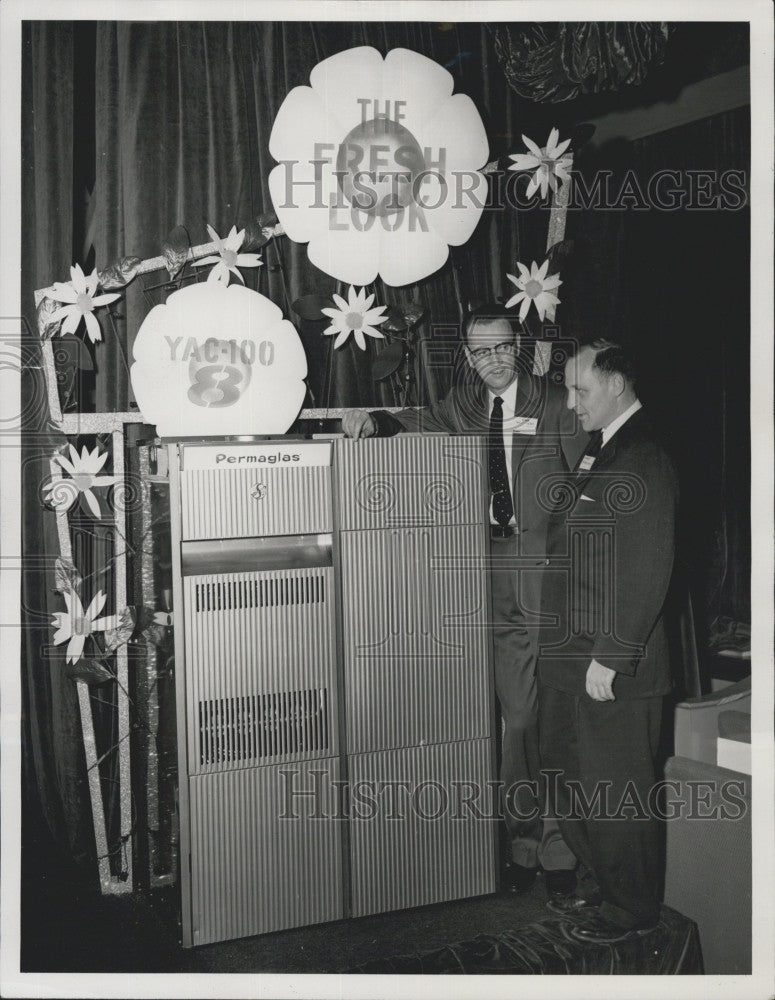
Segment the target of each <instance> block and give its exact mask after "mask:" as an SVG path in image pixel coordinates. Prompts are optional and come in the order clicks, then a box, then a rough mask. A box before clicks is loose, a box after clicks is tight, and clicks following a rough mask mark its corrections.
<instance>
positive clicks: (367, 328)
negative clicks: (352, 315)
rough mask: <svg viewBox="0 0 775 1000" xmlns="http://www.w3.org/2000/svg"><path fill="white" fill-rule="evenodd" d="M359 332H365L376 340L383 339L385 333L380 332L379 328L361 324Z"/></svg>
mask: <svg viewBox="0 0 775 1000" xmlns="http://www.w3.org/2000/svg"><path fill="white" fill-rule="evenodd" d="M356 332H357V331H356ZM361 332H362V333H365V334H366V336H367V337H376V338H377V339H378V340H384V339H385V334H384V333H380V332H379V330H375V329H374V327H373V326H362V327H361Z"/></svg>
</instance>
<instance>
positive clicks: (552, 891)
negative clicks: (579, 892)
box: [544, 868, 576, 899]
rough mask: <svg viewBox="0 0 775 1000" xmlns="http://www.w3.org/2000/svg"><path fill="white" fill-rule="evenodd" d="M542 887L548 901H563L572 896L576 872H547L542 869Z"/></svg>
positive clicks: (572, 870)
mask: <svg viewBox="0 0 775 1000" xmlns="http://www.w3.org/2000/svg"><path fill="white" fill-rule="evenodd" d="M544 885H545V886H546V895H547V898H548V899H564V898H566V897H568V896H572V895H573V892H574V890H575V888H576V872H575V871H574V869H572V868H571V869H570V870H568V869H565V870H561V871H557V870H553V871H549V870H547V869H546V868H545V869H544Z"/></svg>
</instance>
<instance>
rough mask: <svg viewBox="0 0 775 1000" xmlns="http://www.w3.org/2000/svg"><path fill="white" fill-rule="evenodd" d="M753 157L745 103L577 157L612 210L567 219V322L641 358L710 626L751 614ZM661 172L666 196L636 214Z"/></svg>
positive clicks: (689, 562) (685, 550) (688, 559)
mask: <svg viewBox="0 0 775 1000" xmlns="http://www.w3.org/2000/svg"><path fill="white" fill-rule="evenodd" d="M750 155H751V146H750V109H749V108H748V107H744V108H739V109H736V110H734V111H728V112H725V113H723V114H719V115H713V116H711V117H708V118H704V119H702V120H701V121H697V122H693V123H691V124H688V125H685V126H682V127H681V128H677V129H671V130H669V131H665V132H661V133H658V134H656V135H651V136H647V137H645V138H642V139H638V140H636V141H634V142H632V143H623V142H621V143H609V144H607V145H606V146H604V147H602V148H601V149H600V150H594V149H589V150H585V151H584V153H583V155H582V156H581V157H579V160H578V164H577V166H578V169H579V171H580V174H581V177H582V178H583V180H584V182H585V184H586V186H587V189H591V188H592V186H593V179H594V178H595V177H596V176H598V177H599V176H600V175H601V173H602V172H604V171H605V172H607V174H608V178H607V180H606V186H605V188H604V189H602V190H604V191H607V192H608V205H609V207H606V203H605V201H602V202H601V203H600V204H599V205H598V206H597V207H595V209H594V211H587V210H571V211H569V213H568V236H569V238H572V239H574V240H575V243H576V253H575V255H574V259H573V266H572V267H570V268H568V269H567V272H566V273H565V274H564V275H563V277H565V278H566V279H567V280H566V282H565V284H564V285H563V292H564V293H565V296H564V301H565V303H566V307H565V309H566V311H565V313H564V318H565V322H566V323H568V324H569V325H570V326H571V328H573V329H575V331H576V332H577V334H578V335H580V336H582V337H586V338H588V339H591V338H592V337H594V336H602V337H608V338H611V339H619V340H622V341H624V342H626V343H627V344H628V345H629V346H630V348H631V349H632V350H633V351H634V352H635V353H636V355H637V356H638V360H639V366H640V370H641V373H642V380H641V389H640V392H641V395H642V398H643V401H644V403H645V404H646V405H647V406H648V408H649V412H650V413H651V415H652V418H653V419H654V420H655V421H656V422H657V423H658V424H659V425H660V426H661V428H662V430H663V432H664V436H665V438H666V441H667V443H668V444H669V445H670V447H671V448H672V451H673V453H674V456H675V458H676V463H677V466H678V469H679V471H680V473H681V513H682V522H681V531H680V538H681V540H682V546H681V551H680V553H679V557H680V559H681V561H682V562H683V563H684V564H685V567H686V569H687V570H688V573H689V577H690V580H691V583H692V591H693V594H694V604H695V609H696V612H697V616H698V619H699V620H700V621H702V620H703V619H704V618H706V617H707V620H708V622H710V621H712V620H713V619H714V618H715V617H716V616H718V615H726V616H729V617H731V618H733V619H735V620H738V621H743V622H749V621H750V615H751V605H750V581H749V574H750V556H751V536H750V475H751V460H750V435H751V426H750V418H749V407H750V376H749V363H750V305H749V288H750V284H749V273H750V209H749V207H748V203H747V197H748V196H747V178H748V176H749V170H750ZM660 171H671V172H672V174H671V176H670V177H668V178H667V179H668V180H669V182H670V183H669V184H667V185H663V191H667V190H668V188H670V189H671V190H673V192H674V194H673V196H672V197H671V198H668V197H667V196H663V197H664V201H665V206H664V207H662V208H660V207H659V206H656V207H652V208H649V209H648V210H637V209H634V206H635V205H637V204H639V203H642V204H643V205H646V206H647V205H648V204H650V199H652V198H653V191H654V188H651V191H652V194H651V195H649V190H650V189H649V181H650V179H651V178H654V177H656V176H657V175H658V174H659V173H660ZM731 171H735V174H732V173H731ZM733 184H734V185H736V187H734V189H733V187H732V185H733ZM725 187H729V191H728V192H727V194H725V193H724V189H725ZM623 190H624V191H625V192H626V195H625V197H624V198H621V197H620V194H621V192H622V191H623ZM698 190H700V194H699V195H698V193H697V191H698ZM602 197H603V198H605V195H603V196H602ZM670 202H673V204H672V207H668V205H669V203H670ZM709 203H710V204H711V205H716V206H717V207H715V208H709V207H708V204H709ZM703 204H704V205H705V207H703ZM623 205H625V206H629V208H626V207H623ZM718 206H720V207H718Z"/></svg>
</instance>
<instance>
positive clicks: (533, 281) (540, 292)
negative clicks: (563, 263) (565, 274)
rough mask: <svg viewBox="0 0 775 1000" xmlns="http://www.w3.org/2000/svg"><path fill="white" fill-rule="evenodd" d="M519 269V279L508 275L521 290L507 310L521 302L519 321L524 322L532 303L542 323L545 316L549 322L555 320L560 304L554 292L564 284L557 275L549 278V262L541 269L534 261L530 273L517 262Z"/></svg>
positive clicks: (545, 262)
mask: <svg viewBox="0 0 775 1000" xmlns="http://www.w3.org/2000/svg"><path fill="white" fill-rule="evenodd" d="M517 267H518V268H519V277H518V278H515V277H514V275H513V274H507V275H506V277H507V278H508V279H509V281H512V282H513V283H514V284H515V285H516V286H517V288H518V289H519V291H518V292H517V294H516V295H513V296H512V297H511V298H510V299H509V301H508V302H507V303H506V308H507V309H511V307H512V306H515V305H516V304H517V303H518V302H521V303H522V305H521V306H520V307H519V319H520V322H522V321H523V320H524V319H525V317H526V316H527V314H528V312H529V310H530V303H531V302H532V303H533V304H534V305H535V307H536V311H537V312H538V316H539V319H540V320H541V322H543V320H544V316H547V317H548V319H549V320H554V310H555V307H556V306H558V305H559V304H560V300H559V299H558V298H557V296H556V295H555V294H554V290H555V289H557V288H559V287H560V285H561V284H562V282H561V281H560V279H559V277H558V276H557V275H556V274H550V275H548V276H547V271H548V270H549V261H548V260H545V261H544V262H543V264H542V265H541V267H539V266H538V265H537V264H536V262H535V261H533V263H532V264H531V265H530V270H529V271H528V269H527V268H526V267H525V265H524V264H520V262H519V261H517Z"/></svg>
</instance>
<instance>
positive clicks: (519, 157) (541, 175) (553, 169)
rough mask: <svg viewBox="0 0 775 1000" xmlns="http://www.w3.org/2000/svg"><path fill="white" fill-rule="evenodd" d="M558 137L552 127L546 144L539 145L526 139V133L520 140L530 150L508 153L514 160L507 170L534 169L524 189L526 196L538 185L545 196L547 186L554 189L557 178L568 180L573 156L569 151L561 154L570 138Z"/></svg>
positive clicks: (556, 131)
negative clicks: (561, 139)
mask: <svg viewBox="0 0 775 1000" xmlns="http://www.w3.org/2000/svg"><path fill="white" fill-rule="evenodd" d="M559 138H560V133H559V131H558V130H557V129H556V128H553V129H552V130H551V132H550V133H549V138H548V140H547V142H546V145H545V146H544V147H540V146H538V144H537V143H535V142H533V140H532V139H528V137H527V136H526V135H523V136H522V141H523V142H524V144H525V145H526V146H527V148H528V149H529V150H530V152H529V153H512V154H510V159H512V160H514V163H513V164H512V165H511V166H510V167H509V170H534V171H535V172H534V174H533V176H532V177H531V178H530V182H529V183H528V185H527V189H526V191H525V194H526V195H527V197H528V198H529V197H530V195H531V194H532V193H533V192H534V191H537V190H538V188H539V187H540V188H541V197H542V198H545V197H546V193H547V191H548V189H549V188H551V189H552V191H556V190H557V178H559V179H560V180H561V181H569V180H570V174H569V173H568V170H569V168H570V165H571V163H572V162H573V157H572V156H571V155H570V154H569V153H568V154H565V155H563V154H564V153H565V150H566V149H567V148H568V146H570V139H565V141H564V142H558V141H557V140H558V139H559Z"/></svg>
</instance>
